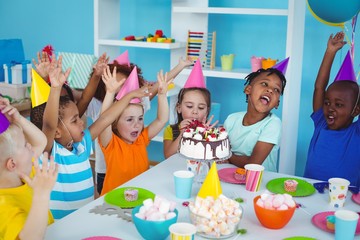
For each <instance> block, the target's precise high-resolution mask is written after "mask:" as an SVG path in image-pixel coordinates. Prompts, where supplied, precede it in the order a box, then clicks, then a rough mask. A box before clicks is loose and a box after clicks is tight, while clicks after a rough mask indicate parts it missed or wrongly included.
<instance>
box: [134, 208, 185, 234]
mask: <svg viewBox="0 0 360 240" xmlns="http://www.w3.org/2000/svg"><path fill="white" fill-rule="evenodd" d="M141 206H142V205H141ZM141 206H137V207H135V208H134V209H133V211H132V214H131V215H132V220H133V222H134V224H135V227H136V230H137V231H138V232H139V233H140V235H141V236H142V237H143V238H144V239H146V240H162V239H166V238H167V237H168V236H169V234H170V231H169V227H170V225H171V224H174V223H176V221H177V218H178V211H177V210H176V209H175V211H174V212H175V214H176V216H175V217H173V218H171V219H168V220H164V221H148V220H144V219H140V218H138V217H136V216H135V214H136V213H138V212H139V209H140V207H141Z"/></svg>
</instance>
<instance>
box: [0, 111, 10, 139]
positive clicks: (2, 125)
mask: <svg viewBox="0 0 360 240" xmlns="http://www.w3.org/2000/svg"><path fill="white" fill-rule="evenodd" d="M9 126H10V122H9V120H8V119H7V117H6V116H5V115H4V114H3V113H2V112H0V134H2V133H3V132H5V131H6V130H7V129H8V128H9Z"/></svg>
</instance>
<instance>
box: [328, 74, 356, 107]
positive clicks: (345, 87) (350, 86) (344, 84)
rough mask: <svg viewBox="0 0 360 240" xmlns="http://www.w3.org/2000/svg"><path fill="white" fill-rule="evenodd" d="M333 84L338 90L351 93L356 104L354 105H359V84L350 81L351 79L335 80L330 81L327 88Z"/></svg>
mask: <svg viewBox="0 0 360 240" xmlns="http://www.w3.org/2000/svg"><path fill="white" fill-rule="evenodd" d="M334 86H335V87H336V88H338V89H339V90H342V91H348V92H351V93H352V95H353V99H354V105H355V104H356V105H355V106H354V107H356V106H357V105H360V101H359V94H360V86H359V85H358V84H357V83H356V82H354V81H351V80H341V81H336V82H333V83H331V84H330V85H329V86H328V88H327V90H328V89H329V88H330V87H334Z"/></svg>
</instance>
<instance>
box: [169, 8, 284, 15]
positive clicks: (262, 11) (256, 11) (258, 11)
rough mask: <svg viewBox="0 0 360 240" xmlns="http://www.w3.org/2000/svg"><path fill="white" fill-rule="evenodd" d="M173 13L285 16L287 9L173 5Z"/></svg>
mask: <svg viewBox="0 0 360 240" xmlns="http://www.w3.org/2000/svg"><path fill="white" fill-rule="evenodd" d="M173 12H175V13H207V14H242V15H272V16H287V15H288V10H287V9H266V8H217V7H173Z"/></svg>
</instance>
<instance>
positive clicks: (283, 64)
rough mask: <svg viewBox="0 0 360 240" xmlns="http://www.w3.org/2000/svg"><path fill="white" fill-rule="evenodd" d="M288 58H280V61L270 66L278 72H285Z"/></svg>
mask: <svg viewBox="0 0 360 240" xmlns="http://www.w3.org/2000/svg"><path fill="white" fill-rule="evenodd" d="M289 59H290V57H287V58H285V59H284V60H282V61H281V62H278V63H277V64H276V65H275V66H273V67H272V68H276V69H277V70H279V71H280V72H282V74H283V75H285V74H286V69H287V66H288V63H289Z"/></svg>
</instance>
